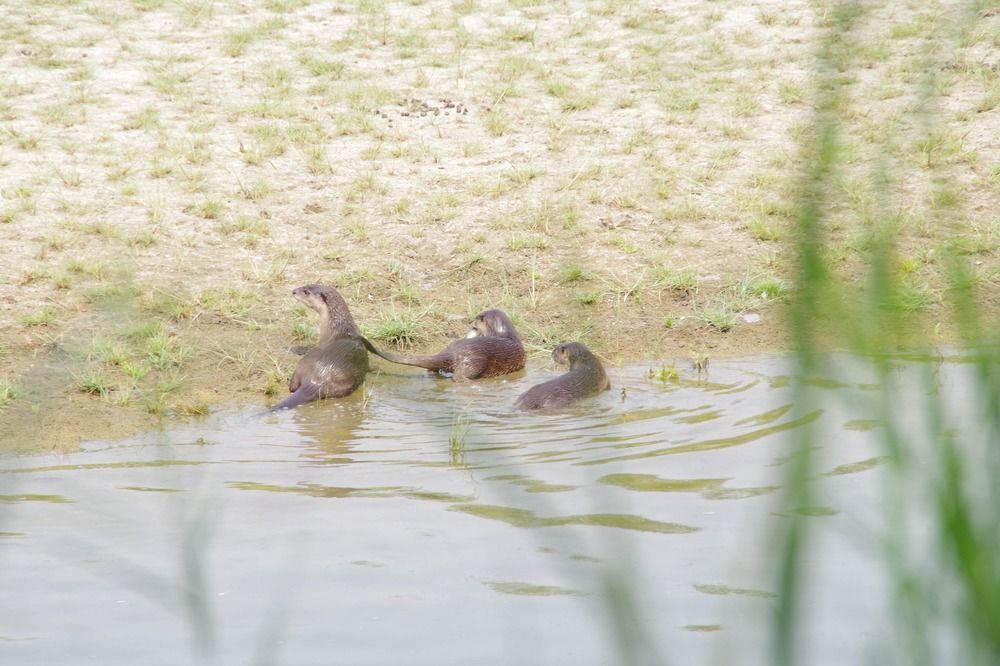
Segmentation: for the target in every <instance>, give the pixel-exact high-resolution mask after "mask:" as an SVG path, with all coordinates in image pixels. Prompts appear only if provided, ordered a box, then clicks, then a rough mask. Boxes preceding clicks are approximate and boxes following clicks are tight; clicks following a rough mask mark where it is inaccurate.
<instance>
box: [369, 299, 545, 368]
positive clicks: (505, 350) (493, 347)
mask: <svg viewBox="0 0 1000 666" xmlns="http://www.w3.org/2000/svg"><path fill="white" fill-rule="evenodd" d="M366 342H367V341H366ZM368 349H369V351H371V352H372V353H373V354H376V355H378V356H381V357H382V358H384V359H385V360H387V361H391V362H392V363H399V364H401V365H415V366H417V367H419V368H426V369H427V370H429V371H430V372H439V373H442V374H451V375H452V377H454V379H455V380H456V381H465V380H469V379H481V378H483V377H496V376H499V375H506V374H509V373H511V372H517V371H518V370H521V369H522V368H524V359H525V353H524V345H523V344H521V337H520V336H519V335H518V334H517V329H515V328H514V324H513V322H511V320H510V317H508V316H507V315H506V314H504V313H503V312H501V311H500V310H487V311H485V312H481V313H479V314H478V315H477V316H476V318H475V319H474V320H473V321H472V330H471V331H469V335H468V336H467V337H465V338H462V339H461V340H455V341H454V342H452V343H451V344H450V345H448V347H447V348H445V350H444V351H443V352H441V353H440V354H434V355H433V356H401V355H398V354H392V353H390V352H384V351H379V350H378V349H375V348H374V347H372V346H370V343H369V346H368Z"/></svg>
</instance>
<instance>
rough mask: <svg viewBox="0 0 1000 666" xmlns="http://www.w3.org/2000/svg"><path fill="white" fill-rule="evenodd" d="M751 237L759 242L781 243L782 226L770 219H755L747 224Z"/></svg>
mask: <svg viewBox="0 0 1000 666" xmlns="http://www.w3.org/2000/svg"><path fill="white" fill-rule="evenodd" d="M747 230H748V231H749V232H750V235H751V236H753V237H754V238H756V239H757V240H759V241H780V240H781V239H782V229H781V225H780V224H779V223H778V222H777V221H776V220H773V219H770V218H760V217H755V218H753V219H752V220H750V222H748V223H747Z"/></svg>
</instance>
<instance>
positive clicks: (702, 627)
mask: <svg viewBox="0 0 1000 666" xmlns="http://www.w3.org/2000/svg"><path fill="white" fill-rule="evenodd" d="M681 628H682V629H683V630H684V631H721V630H722V625H721V624H685V625H684V626H683V627H681Z"/></svg>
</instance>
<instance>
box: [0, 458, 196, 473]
mask: <svg viewBox="0 0 1000 666" xmlns="http://www.w3.org/2000/svg"><path fill="white" fill-rule="evenodd" d="M212 464H214V463H213V462H212V461H208V460H145V461H128V462H113V463H84V464H80V465H48V466H46V467H23V468H20V469H4V470H0V474H34V473H45V472H76V471H83V470H88V469H139V468H143V467H184V466H188V465H212Z"/></svg>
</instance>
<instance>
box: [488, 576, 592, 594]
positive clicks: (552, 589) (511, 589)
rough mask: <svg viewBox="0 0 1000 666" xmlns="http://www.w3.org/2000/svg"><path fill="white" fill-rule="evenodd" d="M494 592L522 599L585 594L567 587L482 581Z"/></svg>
mask: <svg viewBox="0 0 1000 666" xmlns="http://www.w3.org/2000/svg"><path fill="white" fill-rule="evenodd" d="M483 582H484V584H485V585H489V586H490V587H491V588H493V590H494V591H496V592H500V593H502V594H512V595H516V596H522V597H582V596H586V595H585V593H583V592H580V591H579V590H573V589H570V588H568V587H559V586H557V585H532V584H531V583H520V582H517V581H494V580H487V581H483Z"/></svg>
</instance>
